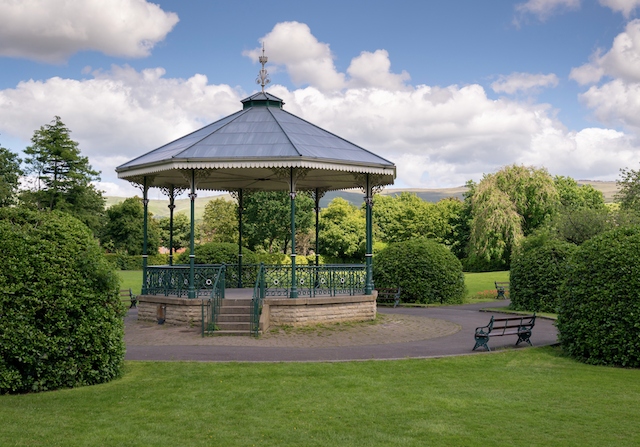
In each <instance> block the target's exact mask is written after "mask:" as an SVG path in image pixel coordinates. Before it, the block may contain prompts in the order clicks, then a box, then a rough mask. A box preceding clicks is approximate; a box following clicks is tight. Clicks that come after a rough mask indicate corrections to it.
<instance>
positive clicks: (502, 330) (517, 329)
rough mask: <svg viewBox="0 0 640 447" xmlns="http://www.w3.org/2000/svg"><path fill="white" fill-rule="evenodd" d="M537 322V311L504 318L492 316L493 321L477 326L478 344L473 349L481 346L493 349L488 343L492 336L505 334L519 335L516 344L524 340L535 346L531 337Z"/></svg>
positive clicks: (488, 349)
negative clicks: (531, 313)
mask: <svg viewBox="0 0 640 447" xmlns="http://www.w3.org/2000/svg"><path fill="white" fill-rule="evenodd" d="M535 324H536V314H535V313H534V314H533V315H524V316H514V317H502V318H495V317H494V316H491V321H489V324H488V325H486V326H480V327H477V328H476V334H475V339H476V345H475V346H474V347H473V349H472V351H475V350H476V349H477V348H479V347H481V346H484V347H485V348H487V351H491V349H490V348H489V345H487V343H488V342H489V339H490V338H491V337H502V336H504V335H517V336H518V341H517V342H516V346H518V345H519V344H520V343H522V342H523V341H524V342H527V343H529V346H533V345H532V344H531V340H530V339H529V338H530V337H531V330H532V329H533V326H534V325H535Z"/></svg>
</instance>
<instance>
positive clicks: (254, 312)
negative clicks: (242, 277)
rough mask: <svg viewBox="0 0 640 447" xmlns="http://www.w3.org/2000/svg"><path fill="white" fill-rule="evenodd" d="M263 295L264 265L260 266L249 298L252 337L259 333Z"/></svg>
mask: <svg viewBox="0 0 640 447" xmlns="http://www.w3.org/2000/svg"><path fill="white" fill-rule="evenodd" d="M264 294H265V284H264V265H263V264H260V266H259V267H258V272H257V275H256V282H255V285H254V286H253V297H252V298H251V335H253V336H254V337H257V336H258V334H259V332H260V314H261V313H262V301H263V300H264Z"/></svg>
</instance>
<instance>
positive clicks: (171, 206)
mask: <svg viewBox="0 0 640 447" xmlns="http://www.w3.org/2000/svg"><path fill="white" fill-rule="evenodd" d="M175 208H176V205H175V191H174V187H173V185H171V188H170V189H169V265H173V210H174V209H175Z"/></svg>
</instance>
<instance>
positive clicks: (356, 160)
mask: <svg viewBox="0 0 640 447" xmlns="http://www.w3.org/2000/svg"><path fill="white" fill-rule="evenodd" d="M261 99H268V100H280V99H279V98H277V97H275V96H273V95H271V94H269V93H262V92H260V93H257V94H255V95H253V96H251V97H249V98H247V100H261ZM258 157H259V158H263V159H271V160H273V159H276V160H277V159H278V158H286V159H291V158H292V157H293V158H297V157H301V158H310V159H317V160H320V161H322V160H328V161H329V160H330V161H339V162H347V163H353V164H367V165H379V166H389V167H393V166H394V165H393V163H391V162H389V161H388V160H385V159H384V158H382V157H379V156H377V155H375V154H373V153H371V152H369V151H367V150H365V149H363V148H361V147H359V146H357V145H355V144H353V143H351V142H349V141H347V140H345V139H343V138H340V137H338V136H336V135H334V134H332V133H331V132H328V131H326V130H324V129H321V128H320V127H318V126H316V125H314V124H312V123H309V122H307V121H305V120H303V119H302V118H299V117H297V116H295V115H293V114H291V113H289V112H286V111H284V110H282V109H279V108H273V107H260V106H252V107H248V108H246V109H244V110H241V111H239V112H236V113H234V114H232V115H229V116H227V117H225V118H223V119H220V120H218V121H216V122H215V123H212V124H210V125H208V126H205V127H203V128H201V129H199V130H196V131H194V132H192V133H190V134H188V135H186V136H184V137H182V138H179V139H177V140H175V141H173V142H171V143H168V144H166V145H164V146H162V147H160V148H158V149H155V150H153V151H151V152H148V153H147V154H145V155H142V156H140V157H138V158H136V159H134V160H131V161H129V162H127V163H125V164H123V165H121V166H119V167H118V168H117V169H116V170H117V171H121V170H128V169H132V168H137V167H140V166H145V165H155V164H158V163H160V164H161V163H163V162H169V161H172V160H173V161H175V160H189V161H198V160H206V161H215V160H234V159H236V160H238V159H252V158H258Z"/></svg>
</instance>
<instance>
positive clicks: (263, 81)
mask: <svg viewBox="0 0 640 447" xmlns="http://www.w3.org/2000/svg"><path fill="white" fill-rule="evenodd" d="M258 60H259V61H260V63H261V64H262V70H260V74H258V77H257V79H256V84H260V85H261V86H262V93H264V86H265V85H267V84H268V83H269V82H271V79H269V73H267V70H265V69H264V64H266V63H267V61H268V60H269V58H268V57H267V56H265V55H264V42H262V56H260V57H259V58H258Z"/></svg>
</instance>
